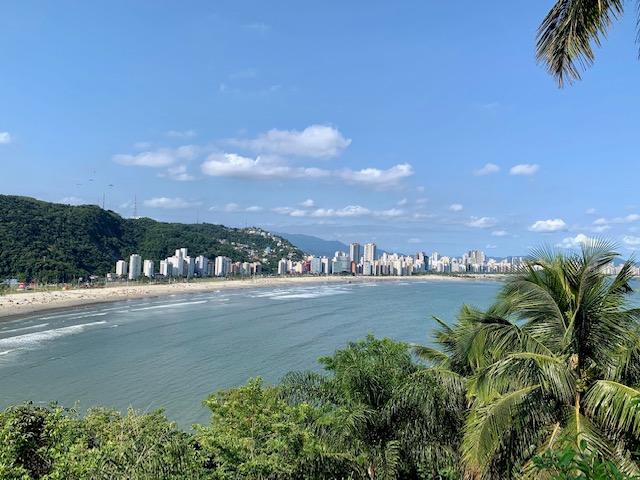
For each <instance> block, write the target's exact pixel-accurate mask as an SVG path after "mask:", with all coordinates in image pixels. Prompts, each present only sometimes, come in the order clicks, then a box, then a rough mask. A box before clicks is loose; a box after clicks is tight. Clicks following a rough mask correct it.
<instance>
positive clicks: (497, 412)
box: [461, 385, 543, 478]
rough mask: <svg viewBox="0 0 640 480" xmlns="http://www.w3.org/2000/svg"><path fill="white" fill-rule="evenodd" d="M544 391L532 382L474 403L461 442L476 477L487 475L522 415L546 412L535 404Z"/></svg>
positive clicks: (468, 464)
mask: <svg viewBox="0 0 640 480" xmlns="http://www.w3.org/2000/svg"><path fill="white" fill-rule="evenodd" d="M540 392H541V386H540V385H531V386H527V387H525V388H521V389H519V390H516V391H513V392H510V393H508V394H506V395H502V396H499V397H497V398H495V399H494V400H493V401H490V402H487V403H482V402H477V403H476V404H475V405H474V406H473V408H472V409H471V411H470V413H469V415H468V417H467V421H466V424H465V429H464V437H463V441H462V445H461V451H462V457H463V461H464V462H465V465H466V468H467V471H468V473H469V474H471V476H473V478H483V476H484V475H485V473H486V472H487V471H488V469H489V468H490V463H491V460H492V458H493V457H494V456H495V455H496V453H497V452H499V451H500V450H501V449H502V448H503V447H504V439H505V432H508V431H510V430H512V429H513V428H518V426H519V425H520V424H521V423H522V421H521V420H520V419H519V417H520V416H521V415H523V414H524V415H525V416H529V415H534V416H535V415H541V414H543V412H542V411H540V410H536V409H535V408H534V407H533V405H535V403H536V402H534V401H533V398H532V397H535V396H536V395H537V394H539V393H540ZM523 433H526V432H523ZM514 453H515V452H514ZM516 454H517V453H516Z"/></svg>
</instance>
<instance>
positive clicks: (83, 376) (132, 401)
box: [0, 281, 500, 428]
mask: <svg viewBox="0 0 640 480" xmlns="http://www.w3.org/2000/svg"><path fill="white" fill-rule="evenodd" d="M499 288H500V285H499V284H497V283H492V282H487V283H463V282H429V281H424V282H420V281H418V282H416V281H411V282H401V281H398V282H371V283H359V282H358V283H352V284H349V283H347V282H346V281H345V283H344V284H342V283H340V284H336V283H323V284H316V285H304V286H296V285H293V286H287V287H286V288H275V287H262V288H256V289H249V290H225V291H218V292H210V293H200V294H191V295H173V296H169V297H163V298H153V299H142V300H128V301H123V302H120V303H112V304H105V305H100V306H93V307H86V308H81V309H75V310H71V311H63V312H55V313H50V314H43V315H35V316H32V317H28V318H22V319H20V320H15V321H10V322H4V323H1V324H0V408H2V409H4V408H5V407H7V406H8V405H13V404H18V403H22V402H24V401H26V400H32V401H33V402H36V403H44V404H48V403H49V402H50V401H53V400H56V401H58V402H59V403H60V404H62V405H65V406H70V405H73V404H74V403H75V402H77V401H78V402H79V407H80V410H81V411H84V410H86V409H87V408H88V407H90V406H97V405H101V406H106V407H114V408H116V409H118V410H124V409H126V408H127V407H128V406H132V407H133V408H135V409H138V410H140V411H152V410H156V409H158V408H163V409H165V412H166V414H167V416H168V417H169V418H170V419H171V420H176V421H178V422H179V424H180V426H181V427H183V428H188V427H189V425H191V424H193V423H206V422H207V419H208V417H209V414H208V411H207V410H206V409H205V408H204V407H202V405H201V402H202V400H204V399H205V398H206V397H207V395H208V394H210V393H212V392H215V391H216V390H218V389H226V388H230V387H234V386H238V385H242V384H244V383H245V382H246V381H247V379H248V378H250V377H254V376H258V375H259V376H262V377H263V378H264V379H265V380H266V381H270V382H273V383H276V382H277V381H278V380H279V379H280V377H281V376H282V375H284V374H285V373H286V372H288V371H290V370H307V369H315V370H318V365H317V359H318V358H319V357H322V356H328V355H331V354H332V353H333V352H334V351H335V350H336V349H337V348H342V347H343V346H344V345H346V343H347V342H349V341H354V340H357V339H360V338H364V337H365V336H366V335H367V334H369V333H372V334H374V335H375V336H377V337H384V336H389V337H392V338H394V339H397V340H401V341H406V342H418V343H428V342H429V341H430V335H429V332H430V331H431V330H432V328H433V326H434V322H433V320H432V319H431V315H435V316H438V317H440V318H442V319H443V320H445V321H452V320H453V319H454V317H455V313H456V312H457V310H458V309H459V308H460V306H461V305H462V303H469V304H472V305H476V306H478V307H486V306H488V305H489V304H490V303H491V301H492V300H493V298H494V295H495V293H496V292H497V291H498V289H499Z"/></svg>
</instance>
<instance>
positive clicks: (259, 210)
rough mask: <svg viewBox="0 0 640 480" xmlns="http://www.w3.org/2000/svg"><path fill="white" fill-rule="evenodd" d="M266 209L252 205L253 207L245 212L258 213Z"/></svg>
mask: <svg viewBox="0 0 640 480" xmlns="http://www.w3.org/2000/svg"><path fill="white" fill-rule="evenodd" d="M263 210H264V208H262V207H259V206H257V205H252V206H251V207H247V209H246V210H245V212H249V213H258V212H261V211H263Z"/></svg>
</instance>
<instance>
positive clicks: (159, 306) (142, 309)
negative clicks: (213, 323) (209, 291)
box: [131, 300, 208, 312]
mask: <svg viewBox="0 0 640 480" xmlns="http://www.w3.org/2000/svg"><path fill="white" fill-rule="evenodd" d="M207 302H208V300H199V301H195V302H183V303H167V304H164V305H154V306H152V307H143V308H132V309H131V311H132V312H143V311H145V310H158V309H162V308H177V307H184V306H185V305H198V304H201V303H207Z"/></svg>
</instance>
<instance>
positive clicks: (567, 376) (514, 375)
mask: <svg viewBox="0 0 640 480" xmlns="http://www.w3.org/2000/svg"><path fill="white" fill-rule="evenodd" d="M616 256H617V255H616V254H615V253H614V252H613V250H612V246H611V245H610V244H608V243H606V242H603V241H592V242H589V243H586V244H584V245H583V247H582V251H581V252H580V253H579V254H574V255H568V256H563V255H560V254H559V253H557V252H554V251H553V250H550V249H542V250H539V251H537V252H534V255H533V259H532V260H531V261H529V262H528V263H527V264H526V267H525V268H524V269H523V271H522V272H521V273H520V274H519V275H517V276H516V277H515V278H513V279H512V280H511V281H509V282H508V284H507V285H506V286H505V287H504V288H503V290H502V292H501V294H500V295H499V298H498V300H497V302H496V303H495V304H494V305H493V306H491V307H490V308H489V309H488V310H487V311H479V310H477V309H474V308H471V307H468V306H465V307H463V308H462V310H461V312H460V315H459V317H458V320H457V322H456V324H455V325H454V326H453V327H448V326H446V325H444V324H442V325H441V328H440V329H439V331H438V332H437V340H438V342H439V344H440V346H441V348H442V350H441V351H436V350H433V349H429V348H417V349H416V351H417V352H418V353H419V354H421V355H422V356H423V357H424V358H428V359H430V360H431V361H432V362H434V364H436V365H438V366H440V367H442V368H451V369H452V370H454V371H457V372H458V373H460V374H461V375H465V376H466V377H467V378H468V379H469V383H468V390H467V396H468V399H469V402H470V409H469V412H468V414H467V417H466V422H465V426H464V438H463V440H462V444H461V454H462V459H463V462H464V465H465V469H466V472H467V475H468V476H470V477H472V478H507V477H511V476H516V475H517V474H519V473H520V472H522V471H524V470H526V468H527V467H528V466H529V465H530V462H531V458H532V457H533V456H534V455H544V454H545V452H547V451H549V450H553V449H556V448H564V447H566V446H567V445H566V441H561V440H560V439H563V438H574V439H576V442H577V445H584V449H583V451H584V453H587V454H591V453H594V454H595V455H597V456H599V457H602V458H604V459H607V460H610V461H611V462H612V463H613V464H614V465H615V466H616V467H617V468H618V469H620V471H622V472H625V473H627V474H629V475H634V476H636V475H639V474H640V470H639V468H638V464H637V462H636V460H637V459H636V457H635V454H634V453H633V452H635V451H637V450H638V446H639V445H638V439H639V434H640V410H639V409H638V408H636V404H637V401H636V400H635V398H637V397H638V396H639V395H640V388H639V386H640V370H639V368H640V363H639V362H638V360H639V359H640V357H639V354H640V336H639V334H638V325H639V324H638V320H639V319H640V310H638V309H637V308H634V307H633V306H632V305H630V303H629V298H628V294H629V293H630V292H631V288H630V283H629V282H630V280H631V278H632V276H633V272H632V263H631V262H630V261H628V262H626V263H625V264H624V265H623V266H622V267H621V269H620V273H619V274H618V275H617V276H616V277H615V278H612V279H609V278H608V277H606V276H605V275H604V274H603V273H602V269H603V268H604V267H605V266H608V265H609V264H610V263H611V262H612V261H613V260H614V259H615V258H616Z"/></svg>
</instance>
